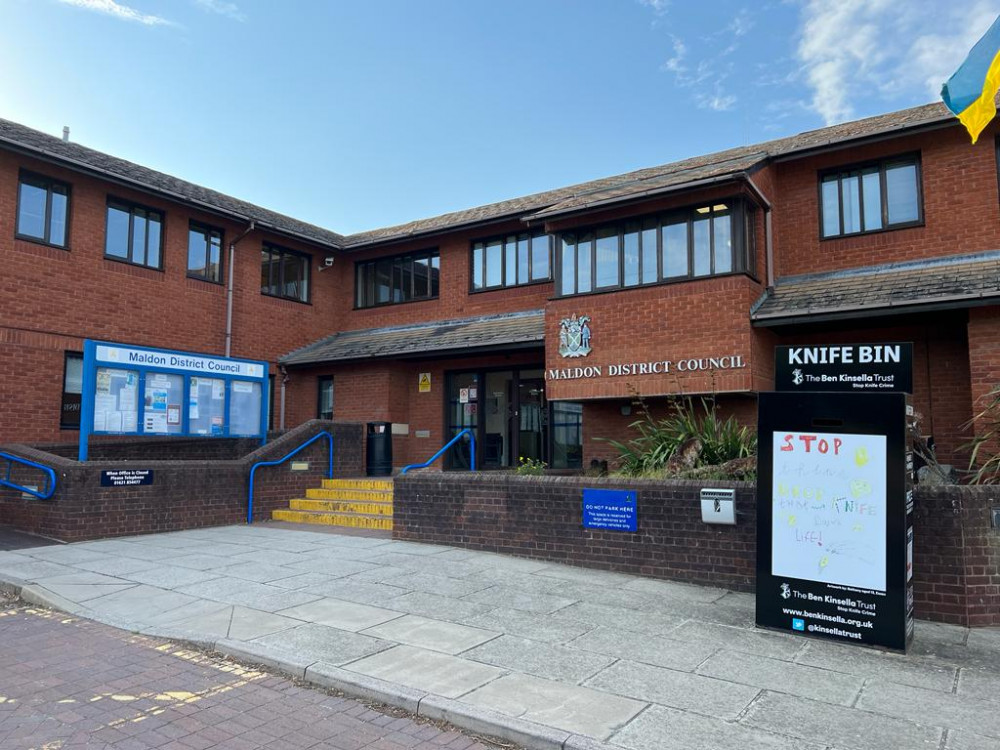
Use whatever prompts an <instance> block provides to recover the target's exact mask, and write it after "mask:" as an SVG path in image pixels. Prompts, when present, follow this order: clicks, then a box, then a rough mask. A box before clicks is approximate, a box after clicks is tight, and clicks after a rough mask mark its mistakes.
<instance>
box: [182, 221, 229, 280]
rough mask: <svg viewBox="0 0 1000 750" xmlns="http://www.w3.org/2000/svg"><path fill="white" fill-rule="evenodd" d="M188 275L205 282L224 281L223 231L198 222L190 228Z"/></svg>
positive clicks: (193, 223)
mask: <svg viewBox="0 0 1000 750" xmlns="http://www.w3.org/2000/svg"><path fill="white" fill-rule="evenodd" d="M187 275H188V276H191V277H192V278H195V279H204V280H205V281H214V282H216V283H220V282H221V281H222V230H221V229H213V228H212V227H208V226H204V225H202V224H198V223H196V222H193V221H192V222H191V223H190V225H189V226H188V259H187Z"/></svg>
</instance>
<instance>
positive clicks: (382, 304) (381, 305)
mask: <svg viewBox="0 0 1000 750" xmlns="http://www.w3.org/2000/svg"><path fill="white" fill-rule="evenodd" d="M439 299H441V295H438V296H437V297H426V298H425V299H408V300H405V301H403V302H380V303H379V304H377V305H366V306H364V307H358V306H357V305H355V306H354V307H353V308H352V309H353V310H378V309H380V308H385V307H399V306H401V305H413V304H416V303H418V302H437V301H438V300H439Z"/></svg>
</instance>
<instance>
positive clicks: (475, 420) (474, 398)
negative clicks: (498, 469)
mask: <svg viewBox="0 0 1000 750" xmlns="http://www.w3.org/2000/svg"><path fill="white" fill-rule="evenodd" d="M479 382H480V380H479V373H475V372H457V373H452V374H451V375H449V376H448V386H447V387H448V414H447V421H448V432H447V435H446V436H445V437H446V441H445V442H447V440H451V439H452V438H453V437H454V436H455V435H457V434H458V433H459V432H461V431H462V430H464V429H465V428H467V427H468V428H470V429H472V431H473V432H474V433H475V435H476V440H477V442H478V441H479V440H480V436H479V432H478V429H479ZM469 445H470V441H468V440H460V441H458V442H457V443H455V444H454V445H453V446H451V448H450V449H449V450H448V454H447V455H446V456H445V459H446V463H445V465H446V466H447V467H448V468H449V469H468V468H469V457H470V453H469ZM477 447H478V446H477ZM477 452H478V453H479V455H480V456H481V455H482V449H481V448H480V449H479V450H478V451H477Z"/></svg>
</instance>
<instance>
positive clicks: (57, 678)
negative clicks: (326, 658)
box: [0, 599, 517, 750]
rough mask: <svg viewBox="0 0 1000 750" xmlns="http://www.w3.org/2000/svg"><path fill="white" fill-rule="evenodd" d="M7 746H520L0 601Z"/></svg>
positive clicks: (49, 749) (414, 749) (1, 741)
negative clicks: (481, 739) (417, 719)
mask: <svg viewBox="0 0 1000 750" xmlns="http://www.w3.org/2000/svg"><path fill="white" fill-rule="evenodd" d="M0 746H2V747H4V748H6V749H7V750H29V749H31V750H43V749H44V750H73V749H78V750H83V749H84V748H87V749H88V750H99V749H100V750H140V749H145V748H163V749H164V750H209V749H210V748H218V749H219V750H222V749H223V748H231V749H232V750H237V748H238V749H239V750H307V749H308V748H322V749H323V750H327V749H328V750H498V748H500V747H502V748H504V750H507V749H508V748H510V749H511V750H517V749H516V748H515V747H514V746H513V745H511V744H509V743H504V744H503V745H502V746H501V745H498V744H496V743H494V742H491V741H489V740H485V741H483V742H480V741H478V740H477V739H475V738H474V737H471V736H469V735H467V734H463V733H461V732H459V731H456V730H454V729H450V728H448V727H443V726H440V725H438V724H436V723H431V722H428V721H415V720H414V718H412V717H410V716H408V715H407V714H406V713H405V712H403V711H399V710H396V709H392V708H391V707H387V706H385V707H383V706H378V705H377V704H366V703H362V702H359V701H357V700H354V699H351V698H348V697H344V696H343V695H337V694H332V693H330V692H327V691H323V690H319V689H317V688H315V687H310V686H306V685H303V684H302V683H301V682H297V681H294V680H292V679H289V678H287V677H284V676H282V675H280V674H275V673H271V672H268V671H264V670H261V669H259V668H255V667H253V666H245V665H242V664H239V663H237V662H234V661H232V660H230V659H225V658H223V657H220V656H218V655H214V654H210V653H205V652H202V651H198V650H195V649H192V648H190V647H188V646H184V645H180V644H175V643H170V642H167V641H164V640H162V639H156V638H149V637H145V636H136V635H133V634H130V633H127V632H125V631H122V630H118V629H116V628H113V627H110V626H108V625H101V624H99V623H94V622H89V621H87V620H81V619H77V618H67V617H65V616H63V615H61V614H59V613H55V612H51V611H49V610H46V609H41V608H37V607H26V606H23V605H22V606H14V605H13V604H11V603H8V604H7V605H6V606H4V604H3V600H2V599H0Z"/></svg>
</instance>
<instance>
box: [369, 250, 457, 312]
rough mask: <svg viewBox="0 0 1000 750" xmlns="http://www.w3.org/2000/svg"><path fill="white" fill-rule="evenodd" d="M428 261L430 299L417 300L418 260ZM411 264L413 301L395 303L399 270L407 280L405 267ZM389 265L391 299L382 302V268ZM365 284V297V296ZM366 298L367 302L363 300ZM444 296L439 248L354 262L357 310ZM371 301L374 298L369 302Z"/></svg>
mask: <svg viewBox="0 0 1000 750" xmlns="http://www.w3.org/2000/svg"><path fill="white" fill-rule="evenodd" d="M423 259H426V260H427V268H428V271H429V273H428V275H427V296H422V297H417V296H416V295H415V292H416V287H417V274H416V273H415V270H414V269H415V268H416V264H417V261H418V260H423ZM435 261H436V263H435ZM407 262H408V263H409V266H410V271H409V279H410V297H409V299H401V300H394V299H393V298H392V296H393V290H394V285H395V284H394V282H395V279H396V275H397V274H396V272H397V270H398V271H399V272H400V277H401V278H403V264H405V263H407ZM380 265H381V266H383V267H385V266H387V267H388V269H389V274H388V279H389V285H388V289H389V299H387V300H386V301H384V302H379V301H378V269H379V266H380ZM435 269H436V270H437V293H436V294H435V293H434V286H435V285H434V283H433V281H434V278H433V277H434V273H433V271H434V270H435ZM362 283H363V284H364V294H363V295H362ZM362 296H364V297H365V299H362ZM440 297H441V253H440V250H439V249H438V248H436V247H434V248H427V249H424V250H416V251H414V252H409V253H398V254H396V255H383V256H381V257H378V258H371V259H369V260H358V261H355V262H354V309H355V310H368V309H371V308H373V307H387V306H389V305H406V304H409V303H411V302H427V301H429V300H435V299H439V298H440ZM369 298H370V299H369Z"/></svg>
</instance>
